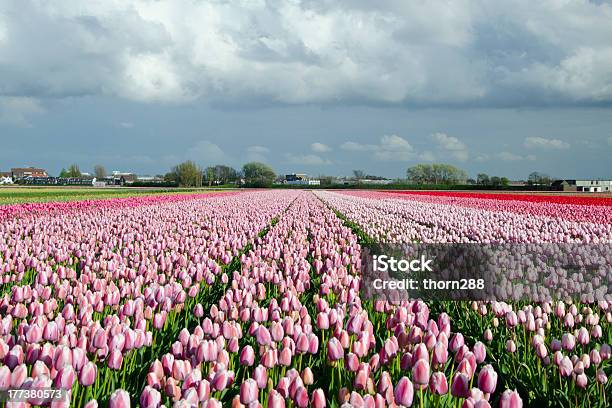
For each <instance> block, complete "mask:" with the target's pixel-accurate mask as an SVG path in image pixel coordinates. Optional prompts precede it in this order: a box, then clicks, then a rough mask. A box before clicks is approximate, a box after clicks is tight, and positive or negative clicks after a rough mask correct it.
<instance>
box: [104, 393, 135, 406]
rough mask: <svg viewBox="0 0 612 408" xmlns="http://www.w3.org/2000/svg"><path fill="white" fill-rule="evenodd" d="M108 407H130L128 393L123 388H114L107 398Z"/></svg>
mask: <svg viewBox="0 0 612 408" xmlns="http://www.w3.org/2000/svg"><path fill="white" fill-rule="evenodd" d="M108 407H109V408H129V407H130V395H129V394H128V393H127V392H126V391H124V390H121V389H119V390H116V391H115V392H113V393H112V394H111V396H110V399H109V400H108Z"/></svg>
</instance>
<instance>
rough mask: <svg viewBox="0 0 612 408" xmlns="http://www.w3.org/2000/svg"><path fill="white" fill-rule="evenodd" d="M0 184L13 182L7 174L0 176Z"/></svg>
mask: <svg viewBox="0 0 612 408" xmlns="http://www.w3.org/2000/svg"><path fill="white" fill-rule="evenodd" d="M0 184H13V178H12V177H8V176H2V177H0Z"/></svg>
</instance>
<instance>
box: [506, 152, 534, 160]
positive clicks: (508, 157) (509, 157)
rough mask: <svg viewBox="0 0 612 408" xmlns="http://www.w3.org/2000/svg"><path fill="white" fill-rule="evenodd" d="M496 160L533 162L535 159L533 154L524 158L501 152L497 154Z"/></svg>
mask: <svg viewBox="0 0 612 408" xmlns="http://www.w3.org/2000/svg"><path fill="white" fill-rule="evenodd" d="M497 158H498V159H500V160H503V161H525V160H529V161H534V160H535V159H536V157H535V156H534V155H533V154H528V155H526V156H521V155H519V154H515V153H511V152H501V153H498V154H497Z"/></svg>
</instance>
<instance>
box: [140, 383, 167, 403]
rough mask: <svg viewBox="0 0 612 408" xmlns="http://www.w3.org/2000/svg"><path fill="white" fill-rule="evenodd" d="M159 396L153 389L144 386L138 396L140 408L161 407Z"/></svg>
mask: <svg viewBox="0 0 612 408" xmlns="http://www.w3.org/2000/svg"><path fill="white" fill-rule="evenodd" d="M161 399H162V397H161V394H160V392H159V391H158V390H156V389H155V388H151V387H149V386H146V387H145V389H144V390H143V391H142V394H141V395H140V406H142V407H151V408H159V407H160V406H161Z"/></svg>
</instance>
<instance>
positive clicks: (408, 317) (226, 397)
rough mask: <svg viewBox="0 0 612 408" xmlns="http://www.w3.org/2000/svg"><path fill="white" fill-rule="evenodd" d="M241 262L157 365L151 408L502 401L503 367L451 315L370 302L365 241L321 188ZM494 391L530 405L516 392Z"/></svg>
mask: <svg viewBox="0 0 612 408" xmlns="http://www.w3.org/2000/svg"><path fill="white" fill-rule="evenodd" d="M241 261H242V269H241V271H240V272H239V273H238V272H236V273H234V275H233V280H232V282H231V285H230V287H231V289H228V291H227V293H226V295H225V296H224V297H223V298H222V299H221V300H220V302H219V304H218V305H217V306H215V307H212V308H211V310H210V311H209V312H208V316H209V317H207V318H206V319H205V320H204V321H203V323H202V324H201V325H199V326H197V327H196V328H195V329H194V330H192V331H191V332H190V331H188V330H184V331H182V332H181V333H180V335H179V339H178V340H177V342H175V343H174V344H173V346H172V349H171V350H170V352H168V353H167V354H165V355H163V356H162V358H161V360H159V361H156V362H154V363H153V364H152V365H151V367H150V371H149V375H148V376H147V386H146V387H145V388H144V390H143V392H142V394H141V399H140V403H141V405H142V406H160V405H161V404H165V405H169V404H174V405H175V406H194V405H198V404H201V405H203V406H220V404H221V403H223V404H228V405H229V404H230V403H231V404H232V406H235V407H241V406H270V407H282V406H298V407H305V406H315V407H324V406H328V405H329V406H339V405H350V406H410V405H412V404H413V402H415V401H416V399H415V395H417V394H418V395H419V399H420V403H421V405H426V404H435V403H439V404H445V405H448V404H454V403H462V402H464V401H468V403H479V405H480V406H485V404H489V402H488V401H489V400H491V401H492V396H493V395H494V393H495V391H496V389H497V387H496V382H497V380H496V378H497V374H496V372H495V370H494V369H493V368H492V367H491V366H490V365H486V364H484V362H485V357H486V351H484V350H485V347H484V345H483V344H482V343H479V344H476V345H474V346H473V347H472V348H470V347H468V346H467V345H466V344H465V343H464V342H463V335H462V334H461V333H452V338H451V339H452V340H450V341H449V336H451V324H450V321H449V319H448V315H446V314H444V313H443V314H441V315H440V316H439V318H438V321H435V320H433V319H431V318H429V311H428V307H427V305H426V304H425V303H423V302H420V301H416V302H409V303H404V304H401V305H399V306H393V305H389V304H377V305H373V304H371V302H370V303H369V302H367V301H366V302H362V300H361V298H360V296H359V285H360V277H359V270H360V252H359V245H358V243H357V236H356V235H355V234H353V233H352V231H351V230H350V229H349V228H347V227H345V226H343V224H342V221H341V220H340V219H339V218H337V217H336V216H335V214H334V212H333V211H332V210H330V209H329V208H327V207H326V206H325V205H323V204H322V203H321V202H320V201H318V200H317V199H315V198H314V197H313V196H312V195H311V194H310V193H304V194H303V195H302V196H300V197H299V198H298V200H296V202H294V203H293V204H292V206H291V207H290V208H289V209H288V211H287V212H286V213H285V214H283V216H282V217H281V218H280V219H279V222H278V223H277V224H276V225H275V226H274V227H273V228H272V229H271V230H270V231H269V233H268V234H267V235H266V236H265V237H263V239H262V241H261V242H260V243H259V242H258V243H256V244H255V245H254V247H253V249H252V251H250V252H249V254H245V256H243V257H242V259H241ZM270 284H272V285H270ZM370 316H373V319H370ZM315 322H316V324H315ZM439 327H442V329H440V328H439ZM432 341H433V343H432ZM433 346H436V347H437V349H436V350H437V354H436V353H434V348H433ZM444 354H446V357H444ZM449 355H451V356H452V355H454V358H449ZM413 356H414V357H413ZM434 356H436V357H434ZM476 356H478V360H476ZM436 358H437V360H436ZM455 360H456V363H455V362H454V361H455ZM430 367H431V368H432V369H435V370H436V371H435V373H431V372H430V371H431V370H430ZM447 378H448V379H449V380H447ZM476 378H477V379H476ZM451 380H452V381H451ZM474 381H477V383H478V386H477V387H474V388H472V386H471V383H472V382H474ZM448 383H451V387H449V386H448ZM425 389H427V390H425ZM495 398H499V399H500V400H501V401H503V403H509V402H512V401H514V402H513V403H516V402H517V401H520V397H519V396H518V394H517V393H516V392H514V391H507V392H504V393H499V392H498V394H497V395H496V396H495Z"/></svg>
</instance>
